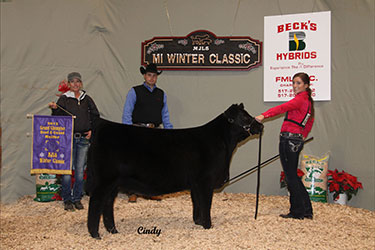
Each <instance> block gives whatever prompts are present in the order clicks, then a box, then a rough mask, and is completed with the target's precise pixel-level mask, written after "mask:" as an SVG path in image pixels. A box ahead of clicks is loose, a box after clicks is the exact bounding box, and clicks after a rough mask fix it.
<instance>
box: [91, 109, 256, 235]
mask: <svg viewBox="0 0 375 250" xmlns="http://www.w3.org/2000/svg"><path fill="white" fill-rule="evenodd" d="M262 129H263V125H262V124H260V123H258V122H257V121H255V119H254V118H253V117H251V116H250V115H249V114H248V113H247V112H246V111H245V110H244V107H243V104H242V103H241V104H240V105H238V104H233V105H232V106H230V107H229V108H228V109H227V110H226V111H225V112H224V113H223V114H220V115H219V116H218V117H216V118H215V119H214V120H212V121H210V122H209V123H207V124H205V125H203V126H200V127H195V128H187V129H171V130H169V129H151V128H144V127H136V126H130V125H124V124H119V123H114V122H110V121H106V120H103V119H100V120H99V121H98V123H97V124H96V126H95V129H94V133H93V141H92V144H91V146H90V149H89V153H88V190H87V191H88V192H89V194H90V203H89V211H88V221H87V226H88V230H89V232H90V234H91V236H92V237H94V238H100V237H99V232H98V229H99V221H100V216H101V215H102V214H103V222H104V226H105V228H106V229H107V230H108V231H109V232H110V233H117V230H116V227H115V222H114V216H113V203H114V200H115V197H116V196H117V193H118V191H119V188H121V190H124V191H126V192H131V193H136V194H142V195H147V196H154V195H161V194H167V193H173V192H178V191H182V190H190V191H191V199H192V202H193V219H194V222H195V224H198V225H202V226H203V227H204V228H206V229H207V228H210V227H211V216H210V210H211V201H212V195H213V191H214V189H216V188H220V187H222V186H223V184H224V183H225V182H226V181H227V180H228V178H229V164H230V160H231V157H232V153H233V150H234V149H235V147H236V146H237V144H238V143H239V142H240V141H242V140H244V139H246V138H247V137H249V136H250V134H259V133H260V132H261V131H262Z"/></svg>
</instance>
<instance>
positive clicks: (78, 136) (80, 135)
mask: <svg viewBox="0 0 375 250" xmlns="http://www.w3.org/2000/svg"><path fill="white" fill-rule="evenodd" d="M86 136H87V135H86V134H85V133H81V132H76V133H74V134H73V137H74V139H80V138H81V137H86Z"/></svg>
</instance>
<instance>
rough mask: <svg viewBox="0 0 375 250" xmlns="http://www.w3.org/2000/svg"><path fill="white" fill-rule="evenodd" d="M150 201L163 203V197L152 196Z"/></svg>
mask: <svg viewBox="0 0 375 250" xmlns="http://www.w3.org/2000/svg"><path fill="white" fill-rule="evenodd" d="M150 200H153V201H161V196H160V195H158V196H151V197H150Z"/></svg>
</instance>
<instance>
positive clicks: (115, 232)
mask: <svg viewBox="0 0 375 250" xmlns="http://www.w3.org/2000/svg"><path fill="white" fill-rule="evenodd" d="M108 232H110V233H111V234H118V231H117V229H116V228H115V227H113V228H112V229H110V230H108Z"/></svg>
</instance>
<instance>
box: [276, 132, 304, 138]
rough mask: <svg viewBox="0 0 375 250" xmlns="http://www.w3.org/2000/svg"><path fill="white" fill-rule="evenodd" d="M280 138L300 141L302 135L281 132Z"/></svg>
mask: <svg viewBox="0 0 375 250" xmlns="http://www.w3.org/2000/svg"><path fill="white" fill-rule="evenodd" d="M280 136H282V137H288V138H300V139H303V136H302V134H295V133H290V132H281V133H280Z"/></svg>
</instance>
